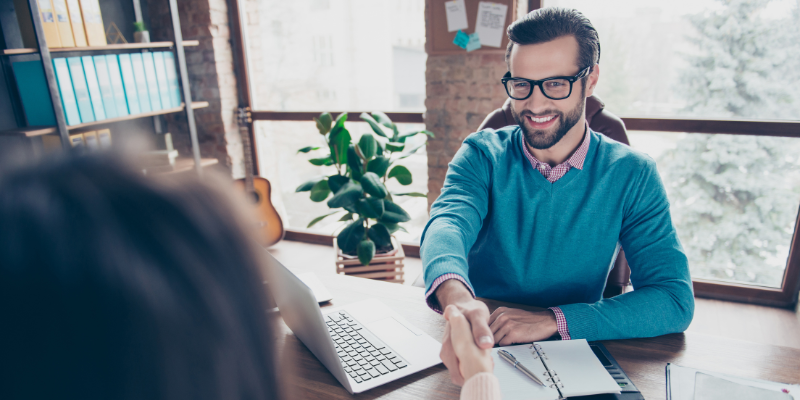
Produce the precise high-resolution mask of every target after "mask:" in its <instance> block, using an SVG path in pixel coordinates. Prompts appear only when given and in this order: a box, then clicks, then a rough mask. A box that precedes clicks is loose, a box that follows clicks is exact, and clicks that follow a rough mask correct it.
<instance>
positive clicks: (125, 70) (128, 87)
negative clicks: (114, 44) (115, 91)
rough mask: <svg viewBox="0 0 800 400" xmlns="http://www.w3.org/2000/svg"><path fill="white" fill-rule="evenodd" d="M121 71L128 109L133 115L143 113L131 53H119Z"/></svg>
mask: <svg viewBox="0 0 800 400" xmlns="http://www.w3.org/2000/svg"><path fill="white" fill-rule="evenodd" d="M112 57H113V56H112ZM119 71H120V74H122V85H123V87H124V88H125V100H127V102H128V111H130V113H131V115H136V114H141V113H142V108H141V107H140V106H139V93H138V89H137V87H136V79H135V78H134V77H133V64H132V63H131V55H130V54H120V55H119Z"/></svg>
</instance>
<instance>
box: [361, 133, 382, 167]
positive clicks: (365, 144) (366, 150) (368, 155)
mask: <svg viewBox="0 0 800 400" xmlns="http://www.w3.org/2000/svg"><path fill="white" fill-rule="evenodd" d="M358 148H359V150H361V154H362V155H363V156H364V159H366V160H371V159H372V157H375V152H377V151H378V143H376V142H375V137H374V136H372V135H370V134H368V133H365V134H363V135H361V139H359V141H358Z"/></svg>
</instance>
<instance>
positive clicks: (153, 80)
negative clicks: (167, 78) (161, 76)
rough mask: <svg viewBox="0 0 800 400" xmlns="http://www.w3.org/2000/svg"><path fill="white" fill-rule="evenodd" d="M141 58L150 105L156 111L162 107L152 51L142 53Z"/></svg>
mask: <svg viewBox="0 0 800 400" xmlns="http://www.w3.org/2000/svg"><path fill="white" fill-rule="evenodd" d="M142 60H143V61H144V75H145V78H146V79H147V94H148V95H149V96H150V106H151V107H152V108H153V111H158V110H160V109H162V108H164V107H163V106H162V105H161V97H160V94H159V92H158V77H157V76H156V64H155V61H154V59H153V53H143V54H142Z"/></svg>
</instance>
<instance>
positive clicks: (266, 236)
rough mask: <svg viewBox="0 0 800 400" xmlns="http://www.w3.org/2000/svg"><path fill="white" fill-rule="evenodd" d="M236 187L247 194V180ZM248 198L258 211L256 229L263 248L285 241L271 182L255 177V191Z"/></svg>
mask: <svg viewBox="0 0 800 400" xmlns="http://www.w3.org/2000/svg"><path fill="white" fill-rule="evenodd" d="M236 186H237V187H238V188H239V189H240V190H242V191H243V192H247V184H246V179H239V180H237V181H236ZM248 198H249V199H250V200H251V201H252V202H253V205H254V206H255V210H256V221H255V222H256V229H257V232H258V242H259V243H260V244H261V245H262V246H265V247H266V246H272V245H273V244H275V243H278V242H279V241H280V240H281V239H283V235H284V234H285V232H284V230H283V221H281V217H280V215H278V211H277V210H276V209H275V206H273V205H272V202H271V200H270V199H271V198H272V186H271V185H270V184H269V181H268V180H266V179H264V178H262V177H260V176H254V177H253V191H252V193H248Z"/></svg>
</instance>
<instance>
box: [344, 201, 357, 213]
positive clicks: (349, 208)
mask: <svg viewBox="0 0 800 400" xmlns="http://www.w3.org/2000/svg"><path fill="white" fill-rule="evenodd" d="M356 204H358V203H353V204H350V205H347V206H344V209H345V210H347V212H349V213H350V214H358V210H357V209H356Z"/></svg>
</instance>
